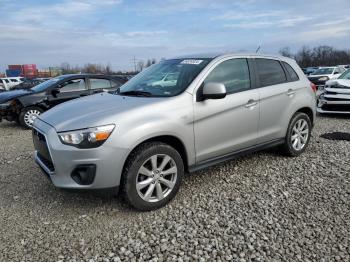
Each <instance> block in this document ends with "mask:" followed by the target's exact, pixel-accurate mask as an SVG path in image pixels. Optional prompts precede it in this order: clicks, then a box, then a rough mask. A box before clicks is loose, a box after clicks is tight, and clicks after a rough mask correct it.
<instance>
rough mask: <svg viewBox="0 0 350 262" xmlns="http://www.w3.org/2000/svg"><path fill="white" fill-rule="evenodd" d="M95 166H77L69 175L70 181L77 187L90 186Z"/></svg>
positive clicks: (93, 177)
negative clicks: (77, 185)
mask: <svg viewBox="0 0 350 262" xmlns="http://www.w3.org/2000/svg"><path fill="white" fill-rule="evenodd" d="M95 174H96V165H94V164H90V165H79V166H77V167H76V168H74V170H73V171H72V173H71V177H72V179H73V180H74V181H75V182H76V183H77V184H79V185H84V186H86V185H91V184H92V183H93V182H94V179H95Z"/></svg>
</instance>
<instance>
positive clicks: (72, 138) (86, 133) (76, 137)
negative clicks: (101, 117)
mask: <svg viewBox="0 0 350 262" xmlns="http://www.w3.org/2000/svg"><path fill="white" fill-rule="evenodd" d="M114 127H115V125H106V126H98V127H92V128H86V129H81V130H74V131H68V132H61V133H58V137H59V138H60V140H61V142H62V143H63V144H66V145H70V146H75V147H78V148H95V147H99V146H100V145H102V144H103V143H104V142H105V141H106V140H107V139H108V137H109V136H110V135H111V134H112V132H113V130H114Z"/></svg>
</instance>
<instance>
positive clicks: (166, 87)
mask: <svg viewBox="0 0 350 262" xmlns="http://www.w3.org/2000/svg"><path fill="white" fill-rule="evenodd" d="M312 86H313V85H311V84H310V82H309V81H308V79H307V78H306V76H305V75H304V74H303V72H302V70H301V69H300V68H299V66H298V65H297V64H296V62H295V61H294V60H291V59H289V58H285V57H277V56H262V55H256V54H252V55H241V54H226V55H215V56H208V55H206V56H204V55H203V56H188V57H180V58H175V59H170V60H165V61H162V62H160V63H158V64H156V65H153V66H151V67H150V68H148V69H146V70H144V71H143V72H141V73H140V74H138V75H137V76H136V77H134V78H132V79H131V80H130V81H129V82H127V83H126V84H124V85H123V86H122V87H121V88H120V89H119V90H118V91H117V92H115V93H114V94H110V93H102V94H97V95H94V96H89V97H84V98H80V99H78V100H74V101H70V102H67V103H64V104H62V105H59V106H57V107H55V108H53V109H51V110H49V111H47V112H45V113H44V114H42V115H40V116H39V118H38V119H36V120H35V122H34V128H33V141H34V145H35V160H36V162H37V163H38V165H39V166H40V167H41V168H42V170H43V171H44V173H45V174H47V176H48V177H49V178H50V179H51V181H52V183H53V184H54V185H55V186H57V187H61V188H75V189H102V188H111V187H120V189H121V192H123V194H124V196H125V198H126V199H127V201H128V202H129V203H130V204H131V205H132V206H134V207H135V208H137V209H140V210H152V209H156V208H159V207H161V206H163V205H165V204H166V203H167V202H169V201H170V200H171V199H172V198H173V197H174V196H175V194H176V193H177V191H178V190H179V187H180V183H181V179H182V177H183V175H184V173H185V172H193V171H196V170H199V169H202V168H205V167H208V166H211V165H214V164H218V163H220V162H222V161H225V160H229V159H232V158H234V157H237V156H239V155H242V154H244V153H247V152H253V151H257V150H261V149H265V148H267V147H272V146H280V147H281V149H282V151H283V152H284V153H285V154H287V155H289V156H298V155H300V154H301V153H302V152H304V151H305V149H306V147H307V145H308V143H309V141H310V136H311V129H312V127H313V123H314V120H315V112H316V109H315V106H316V98H315V90H313V89H312Z"/></svg>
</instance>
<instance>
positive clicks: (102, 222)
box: [0, 117, 350, 261]
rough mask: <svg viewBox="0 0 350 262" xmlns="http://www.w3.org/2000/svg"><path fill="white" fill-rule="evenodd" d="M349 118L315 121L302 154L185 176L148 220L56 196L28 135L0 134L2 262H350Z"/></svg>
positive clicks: (97, 199)
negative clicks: (331, 136) (329, 135)
mask: <svg viewBox="0 0 350 262" xmlns="http://www.w3.org/2000/svg"><path fill="white" fill-rule="evenodd" d="M349 130H350V118H335V117H319V118H318V119H317V123H316V126H315V129H314V132H313V138H312V142H311V144H310V146H309V148H308V150H307V151H306V153H305V154H303V155H302V156H300V157H298V158H286V157H282V156H280V155H278V154H277V152H276V151H275V150H269V151H264V152H260V153H256V154H252V155H249V156H246V157H242V158H240V159H238V160H235V161H230V162H226V163H224V164H222V165H218V166H216V167H212V168H210V169H206V170H204V171H201V172H197V173H194V174H191V175H187V176H186V177H185V179H184V181H183V185H182V188H181V189H180V192H179V194H178V195H177V197H176V198H175V200H174V201H172V202H171V203H170V204H169V205H168V206H166V207H164V208H162V209H160V210H157V211H154V212H148V213H139V212H136V211H134V210H132V209H130V208H129V207H128V206H127V205H126V204H125V203H123V201H121V200H119V199H118V198H115V197H110V196H104V195H100V194H96V193H92V192H68V191H64V190H59V189H56V188H54V187H53V186H52V185H51V184H50V182H49V181H48V180H47V179H46V178H45V177H44V176H43V175H41V172H40V170H39V169H38V168H37V166H36V165H35V164H34V163H33V159H32V151H33V147H32V142H31V134H30V131H26V130H22V129H20V128H19V127H18V126H16V125H15V124H13V123H8V122H3V123H1V124H0V134H1V136H0V145H1V146H0V261H81V260H84V261H89V260H90V261H120V260H130V261H139V260H141V261H142V260H150V259H153V260H154V261H156V260H158V261H164V260H178V261H189V260H199V261H205V260H217V261H220V260H221V261H226V260H233V261H350V255H349V254H350V243H349V236H350V167H349V164H350V161H349V159H350V142H345V141H330V140H325V139H323V138H320V137H319V135H320V134H323V133H325V132H331V131H343V132H349Z"/></svg>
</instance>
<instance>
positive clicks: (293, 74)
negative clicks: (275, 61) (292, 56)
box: [282, 62, 299, 81]
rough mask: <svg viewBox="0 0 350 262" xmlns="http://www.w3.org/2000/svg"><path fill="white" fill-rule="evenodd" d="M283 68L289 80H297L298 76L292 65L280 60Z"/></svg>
mask: <svg viewBox="0 0 350 262" xmlns="http://www.w3.org/2000/svg"><path fill="white" fill-rule="evenodd" d="M282 63H283V65H284V67H285V69H286V70H287V73H288V74H289V77H290V80H291V81H298V80H299V76H298V74H297V73H296V72H295V71H294V69H293V67H291V66H290V65H289V64H288V63H286V62H282Z"/></svg>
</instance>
